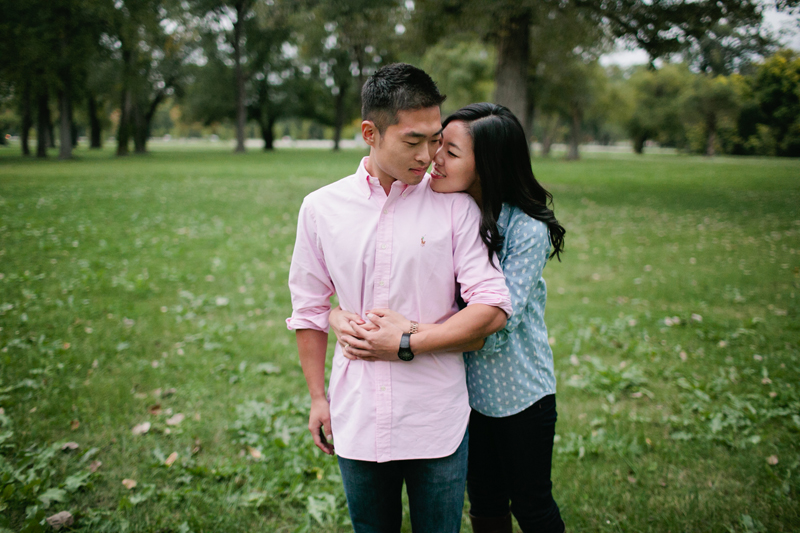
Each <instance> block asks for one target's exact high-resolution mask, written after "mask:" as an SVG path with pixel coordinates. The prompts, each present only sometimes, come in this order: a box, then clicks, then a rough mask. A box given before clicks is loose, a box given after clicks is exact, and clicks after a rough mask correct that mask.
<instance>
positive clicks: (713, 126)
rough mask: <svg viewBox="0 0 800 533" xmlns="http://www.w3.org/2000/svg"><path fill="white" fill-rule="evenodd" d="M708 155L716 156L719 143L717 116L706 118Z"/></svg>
mask: <svg viewBox="0 0 800 533" xmlns="http://www.w3.org/2000/svg"><path fill="white" fill-rule="evenodd" d="M706 130H707V135H708V136H707V137H706V156H708V157H714V155H715V154H716V144H717V117H715V116H709V117H707V118H706Z"/></svg>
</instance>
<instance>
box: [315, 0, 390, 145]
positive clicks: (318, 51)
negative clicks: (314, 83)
mask: <svg viewBox="0 0 800 533" xmlns="http://www.w3.org/2000/svg"><path fill="white" fill-rule="evenodd" d="M308 15H309V17H308V24H307V26H306V27H305V28H303V29H302V30H301V31H300V33H301V43H300V44H301V47H300V49H301V56H302V59H303V61H304V62H305V63H306V64H307V65H308V66H310V67H311V68H312V69H313V71H314V72H315V74H316V75H317V76H318V77H319V78H320V79H321V81H322V82H323V84H324V86H325V88H326V89H323V92H322V93H321V94H320V96H322V97H323V98H324V99H325V100H327V101H329V102H330V105H324V106H321V107H317V106H315V107H313V108H310V109H308V110H309V111H311V112H312V113H313V114H312V115H311V116H310V117H309V118H313V119H315V120H318V121H320V122H322V123H323V124H328V125H331V126H333V131H334V134H333V149H334V150H338V149H339V141H340V140H341V133H342V127H343V126H344V124H345V123H347V122H348V121H349V120H350V119H352V118H353V117H354V116H357V115H358V113H359V103H360V96H361V87H362V85H363V84H364V81H365V79H366V78H367V76H369V75H370V74H372V73H373V72H375V70H377V68H378V67H379V66H380V65H381V63H384V62H386V61H387V59H390V58H391V57H392V52H391V50H392V48H393V47H392V44H395V43H394V42H395V41H396V40H397V35H398V32H397V28H398V27H399V26H398V24H400V22H401V20H402V14H401V12H400V5H399V2H398V1H397V0H322V1H320V2H319V3H318V4H317V5H316V6H315V7H314V9H312V10H310V11H309V12H308ZM326 92H327V94H326Z"/></svg>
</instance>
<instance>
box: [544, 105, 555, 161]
mask: <svg viewBox="0 0 800 533" xmlns="http://www.w3.org/2000/svg"><path fill="white" fill-rule="evenodd" d="M558 122H559V119H558V115H556V116H554V117H551V118H550V119H549V120H546V121H545V128H544V139H542V157H550V150H551V149H552V147H553V140H554V139H555V136H556V130H557V129H558Z"/></svg>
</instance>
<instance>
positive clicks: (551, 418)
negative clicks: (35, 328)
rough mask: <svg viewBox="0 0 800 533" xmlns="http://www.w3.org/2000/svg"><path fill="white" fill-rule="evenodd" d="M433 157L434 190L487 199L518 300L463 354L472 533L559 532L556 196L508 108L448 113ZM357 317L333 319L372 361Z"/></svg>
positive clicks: (498, 252)
mask: <svg viewBox="0 0 800 533" xmlns="http://www.w3.org/2000/svg"><path fill="white" fill-rule="evenodd" d="M433 161H434V166H433V169H432V171H431V188H432V189H433V190H434V191H437V192H442V193H449V192H459V191H465V192H467V193H468V194H470V195H471V196H472V197H473V198H474V199H475V201H476V202H477V204H478V205H479V206H480V208H481V213H482V217H481V223H480V228H479V230H480V235H481V238H482V239H483V241H484V243H486V246H487V248H488V249H489V255H490V256H496V258H497V260H498V261H499V265H500V267H501V268H502V270H503V273H504V275H505V277H506V284H507V285H508V288H509V292H510V293H511V299H512V304H513V307H514V314H513V315H512V316H511V317H510V318H509V319H508V322H507V324H506V326H505V328H504V329H502V330H501V331H499V332H498V333H496V334H494V335H492V336H490V337H488V338H487V339H486V341H485V344H484V345H483V347H482V348H480V349H479V350H477V351H472V352H467V353H465V356H464V358H465V364H466V369H467V386H468V389H469V398H470V406H471V407H472V415H471V417H470V425H469V432H470V440H469V467H468V475H467V492H468V494H469V499H470V504H471V509H470V518H471V520H472V527H473V531H475V533H483V532H492V533H495V532H496V533H501V532H502V533H506V532H508V533H510V532H511V513H513V514H514V516H515V517H516V519H517V521H518V523H519V525H520V527H521V528H522V530H523V531H524V532H529V531H541V532H552V533H562V532H563V531H564V523H563V521H562V520H561V516H560V513H559V510H558V506H557V504H556V502H555V500H554V499H553V497H552V494H551V487H552V484H551V481H550V467H551V458H552V452H553V437H554V436H555V422H556V404H555V391H556V388H555V387H556V383H555V375H554V372H553V353H552V351H551V350H550V346H549V344H548V341H547V329H546V327H545V323H544V309H545V300H546V297H547V289H546V286H545V282H544V280H543V279H542V269H543V268H544V265H545V262H546V260H547V259H548V258H551V257H553V256H557V257H559V256H560V253H561V252H562V251H563V243H564V233H565V230H564V228H563V227H562V226H561V225H560V224H559V223H558V221H557V220H556V218H555V216H554V214H553V211H552V210H551V209H549V208H548V207H547V203H548V201H550V202H552V196H551V195H550V193H548V192H547V191H546V190H545V189H544V188H543V187H542V186H541V185H540V184H539V183H538V182H537V181H536V179H535V178H534V176H533V171H532V170H531V163H530V153H529V151H528V143H527V140H526V137H525V134H524V131H523V129H522V126H521V125H520V123H519V121H518V120H517V119H516V117H514V115H513V114H512V113H511V112H510V111H509V110H508V109H506V108H505V107H502V106H499V105H495V104H488V103H482V104H472V105H468V106H466V107H464V108H462V109H460V110H458V111H457V112H455V113H454V114H453V115H451V116H449V117H448V118H447V119H446V120H445V121H444V124H443V131H442V138H441V144H440V147H439V149H438V151H437V152H436V156H435V157H434V160H433ZM551 248H552V253H551V252H550V250H551ZM559 259H560V257H559ZM372 313H373V314H374V315H377V316H379V317H381V319H379V320H377V322H380V323H382V324H385V322H386V320H387V319H388V321H389V322H391V323H392V324H394V325H395V326H397V327H399V328H400V329H402V330H403V331H405V332H409V331H410V330H411V329H412V326H413V327H414V330H415V331H416V330H417V328H419V329H420V330H422V329H430V328H435V327H437V326H436V325H433V324H419V325H417V324H413V323H411V322H409V321H408V320H406V319H405V318H404V317H402V316H400V315H398V314H397V313H394V312H392V311H389V310H373V311H372ZM359 324H363V321H361V320H360V317H357V316H356V315H353V314H351V313H346V312H344V311H341V310H335V311H334V312H333V313H332V314H331V326H332V327H333V329H334V331H335V332H336V334H337V337H338V338H339V339H340V342H342V343H343V345H344V346H345V347H346V348H348V349H347V350H345V356H346V357H349V358H358V357H360V358H362V359H370V358H371V357H370V356H369V354H368V353H365V352H364V351H363V350H360V349H353V348H352V347H350V345H351V344H355V345H358V343H357V339H358V337H359V334H360V335H362V336H364V334H365V331H368V330H372V327H370V326H367V327H366V328H365V327H362V326H360V325H359ZM373 331H374V330H373ZM387 342H389V341H387ZM509 502H510V506H509ZM509 510H510V512H509Z"/></svg>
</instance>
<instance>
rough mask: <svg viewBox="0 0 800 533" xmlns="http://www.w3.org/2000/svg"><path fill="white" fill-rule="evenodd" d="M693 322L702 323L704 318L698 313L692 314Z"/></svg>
mask: <svg viewBox="0 0 800 533" xmlns="http://www.w3.org/2000/svg"><path fill="white" fill-rule="evenodd" d="M692 320H694V321H695V322H702V321H703V317H702V316H700V315H698V314H697V313H692Z"/></svg>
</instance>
